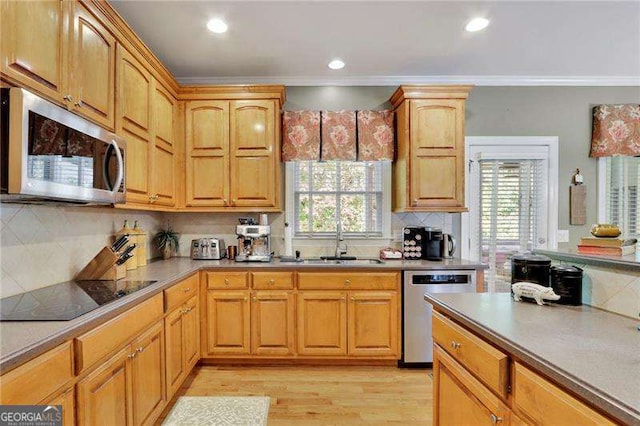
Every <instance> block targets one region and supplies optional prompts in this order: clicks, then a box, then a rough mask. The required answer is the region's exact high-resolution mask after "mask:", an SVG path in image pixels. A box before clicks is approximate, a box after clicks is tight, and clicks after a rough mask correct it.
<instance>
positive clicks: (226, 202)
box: [222, 198, 229, 206]
mask: <svg viewBox="0 0 640 426" xmlns="http://www.w3.org/2000/svg"><path fill="white" fill-rule="evenodd" d="M222 204H224V205H225V206H227V205H229V202H228V201H227V199H226V198H223V199H222Z"/></svg>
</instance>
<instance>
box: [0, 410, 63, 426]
mask: <svg viewBox="0 0 640 426" xmlns="http://www.w3.org/2000/svg"><path fill="white" fill-rule="evenodd" d="M0 426H62V405H0Z"/></svg>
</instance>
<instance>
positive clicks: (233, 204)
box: [231, 198, 238, 206]
mask: <svg viewBox="0 0 640 426" xmlns="http://www.w3.org/2000/svg"><path fill="white" fill-rule="evenodd" d="M237 201H238V200H236V199H235V198H234V199H233V200H231V205H232V206H235V205H236V202H237Z"/></svg>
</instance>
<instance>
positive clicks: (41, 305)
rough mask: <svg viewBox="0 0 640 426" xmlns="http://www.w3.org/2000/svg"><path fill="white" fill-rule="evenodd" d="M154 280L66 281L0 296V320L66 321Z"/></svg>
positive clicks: (141, 287)
mask: <svg viewBox="0 0 640 426" xmlns="http://www.w3.org/2000/svg"><path fill="white" fill-rule="evenodd" d="M155 282H156V281H68V282H64V283H60V284H55V285H52V286H49V287H44V288H40V289H38V290H33V291H29V292H27V293H22V294H17V295H15V296H11V297H6V298H4V299H0V321H68V320H71V319H74V318H76V317H79V316H80V315H82V314H86V313H87V312H90V311H92V310H94V309H96V308H98V307H99V306H102V305H105V304H107V303H109V302H113V301H114V300H116V299H119V298H121V297H123V296H126V295H127V294H131V293H133V292H135V291H138V290H140V289H143V288H145V287H147V286H149V285H151V284H153V283H155Z"/></svg>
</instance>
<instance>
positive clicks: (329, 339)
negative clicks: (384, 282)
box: [297, 291, 400, 357]
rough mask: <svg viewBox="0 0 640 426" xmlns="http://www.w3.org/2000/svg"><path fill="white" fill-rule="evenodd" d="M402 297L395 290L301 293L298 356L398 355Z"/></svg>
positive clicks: (299, 296) (299, 299) (299, 297)
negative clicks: (399, 302) (400, 302)
mask: <svg viewBox="0 0 640 426" xmlns="http://www.w3.org/2000/svg"><path fill="white" fill-rule="evenodd" d="M399 324H400V323H399V309H398V296H397V292H394V291H376V292H372V291H350V292H343V291H301V292H299V293H298V327H297V332H298V353H299V354H300V355H336V356H361V357H381V356H389V357H394V356H397V355H398V353H399V352H398V347H399V341H398V328H399Z"/></svg>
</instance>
